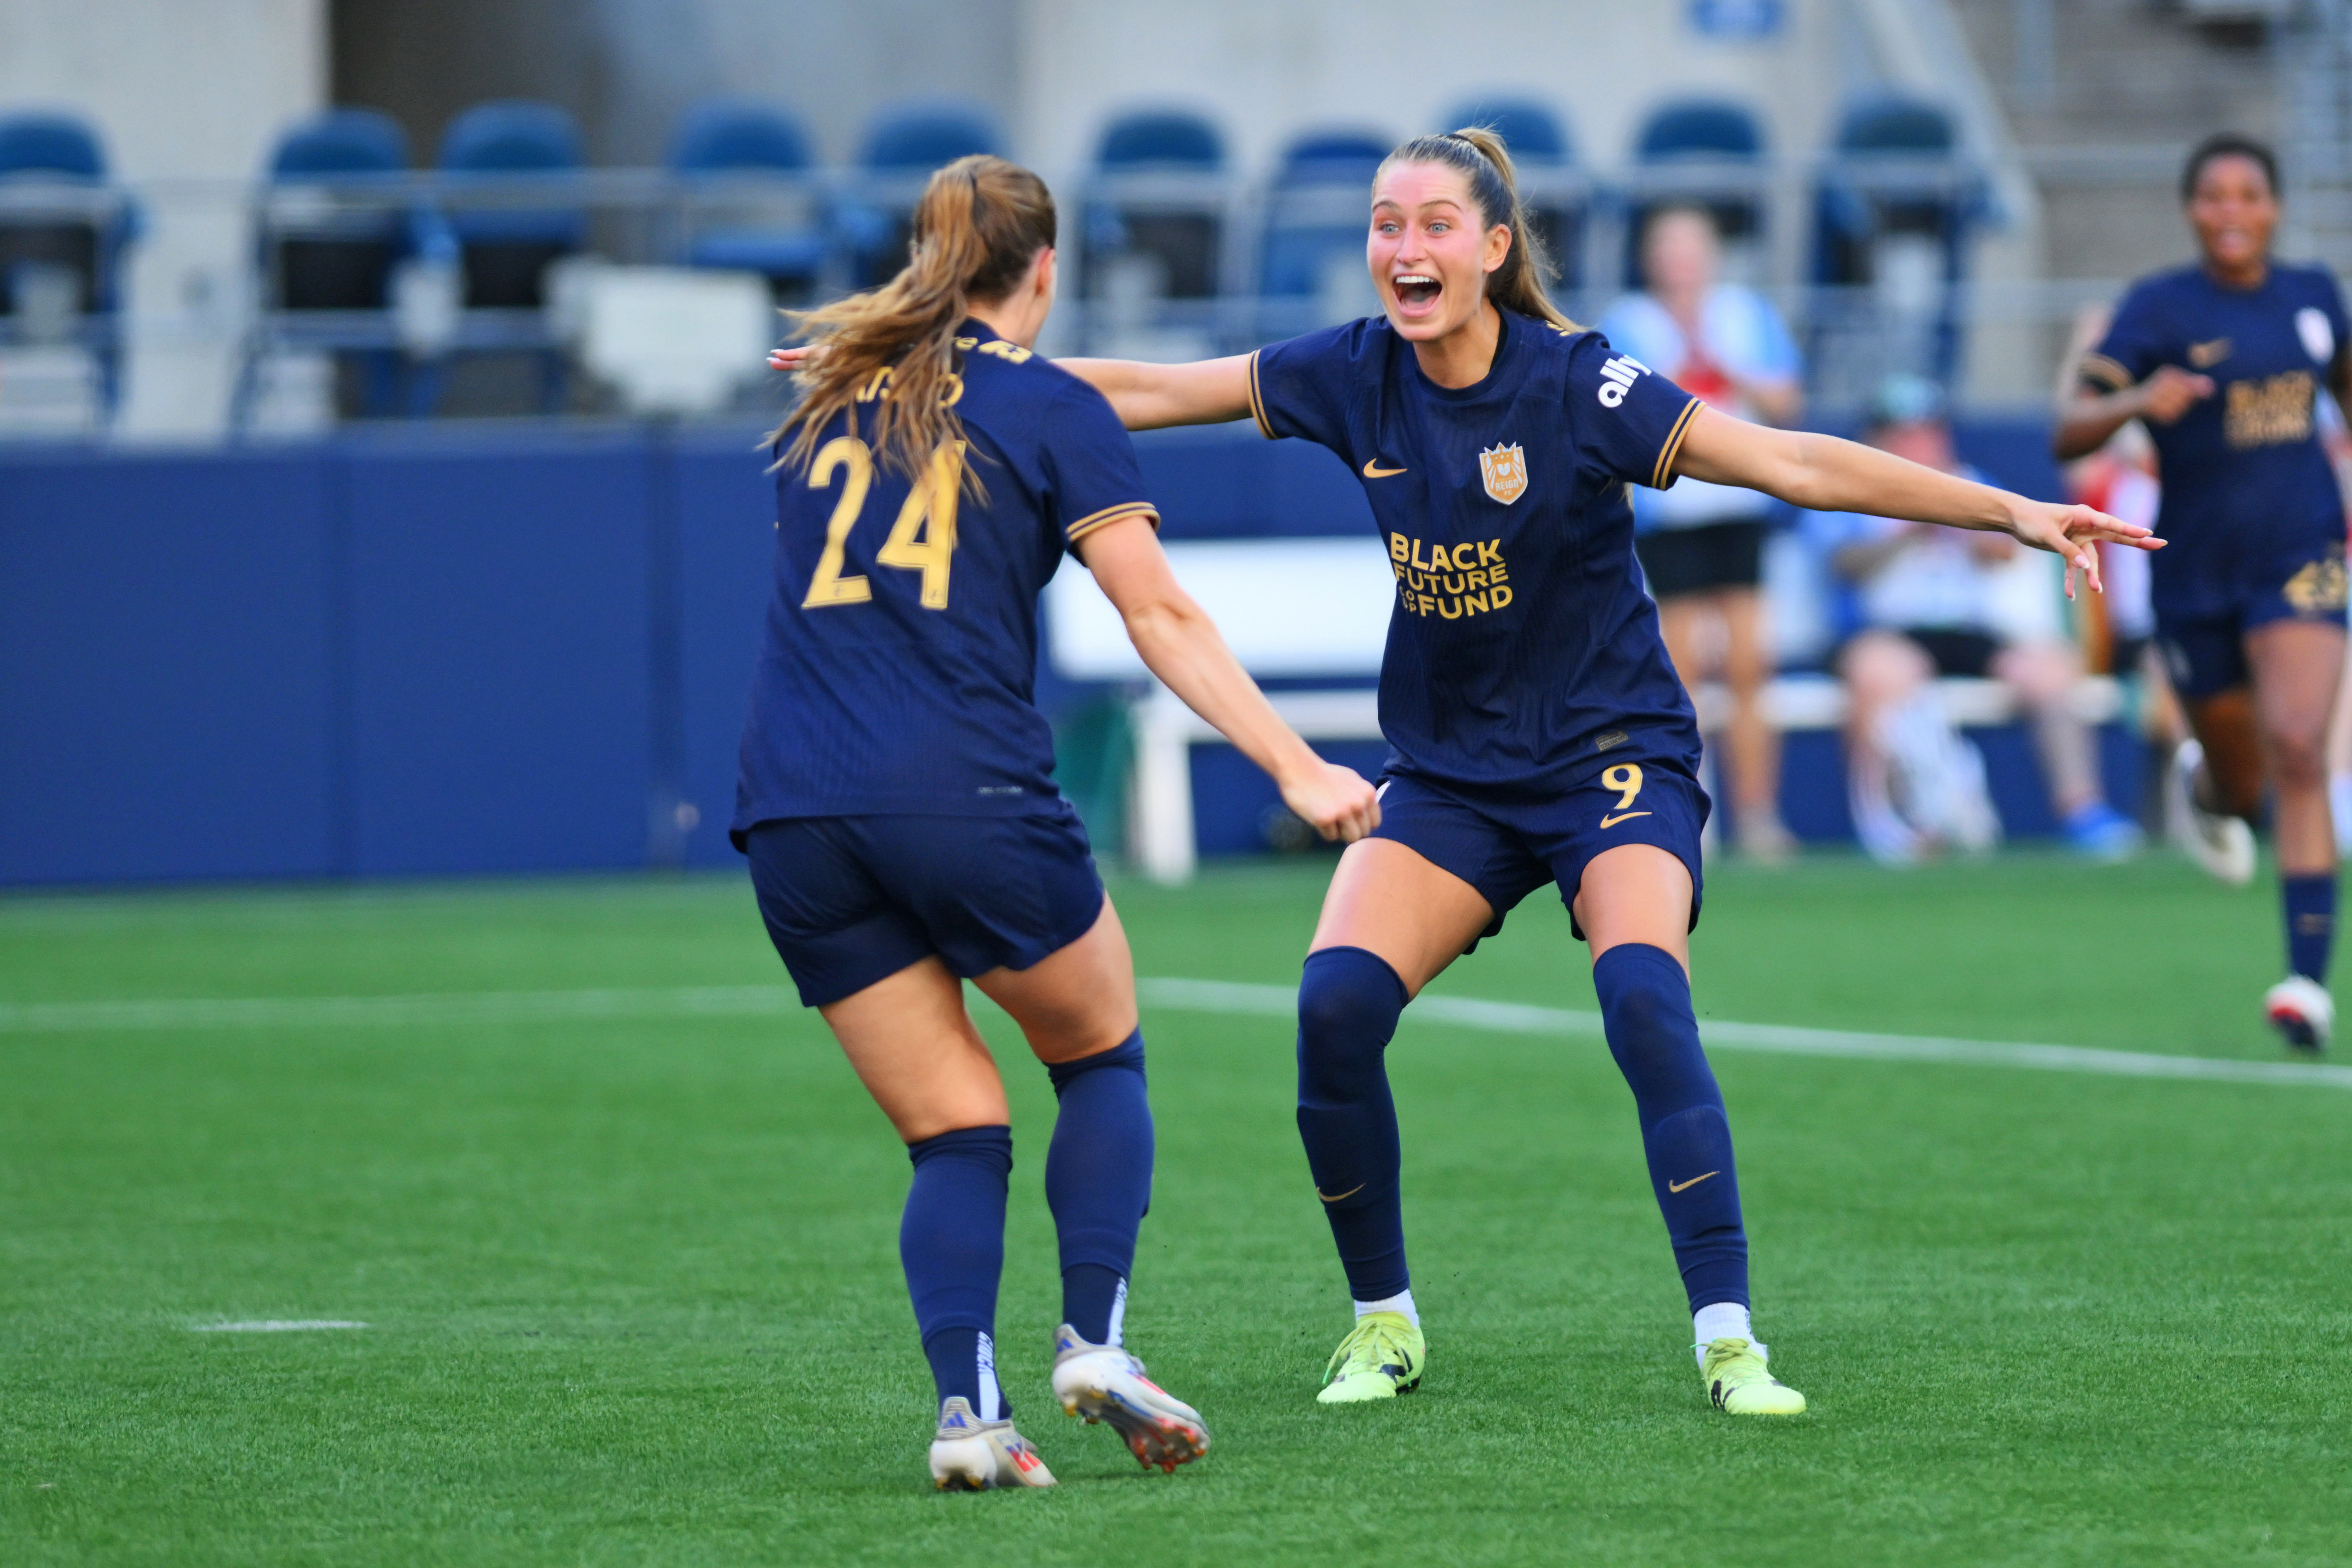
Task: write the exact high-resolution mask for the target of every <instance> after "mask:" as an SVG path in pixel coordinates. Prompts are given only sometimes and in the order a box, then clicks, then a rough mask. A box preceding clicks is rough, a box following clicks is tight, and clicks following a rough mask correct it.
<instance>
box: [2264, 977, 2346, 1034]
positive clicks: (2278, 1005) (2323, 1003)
mask: <svg viewBox="0 0 2352 1568" xmlns="http://www.w3.org/2000/svg"><path fill="white" fill-rule="evenodd" d="M2263 1015H2264V1016H2266V1017H2268V1018H2269V1019H2270V1021H2271V1027H2272V1028H2273V1029H2276V1030H2277V1031H2278V1032H2279V1033H2280V1034H2282V1035H2284V1036H2285V1037H2286V1043H2287V1044H2288V1045H2290V1046H2293V1047H2296V1048H2297V1049H2298V1050H2305V1051H2321V1050H2326V1048H2327V1037H2328V1036H2329V1035H2330V1034H2332V1033H2334V1032H2335V1029H2336V1003H2335V1001H2334V999H2333V998H2331V997H2330V996H2329V995H2328V994H2327V992H2326V989H2325V988H2324V987H2322V986H2321V984H2319V982H2318V981H2316V980H2314V979H2312V978H2311V977H2310V976H2308V975H2304V974H2290V975H2288V976H2287V977H2286V978H2285V979H2284V980H2282V981H2280V982H2279V983H2278V984H2275V985H2273V986H2272V987H2271V988H2270V989H2269V990H2268V991H2266V992H2264V993H2263Z"/></svg>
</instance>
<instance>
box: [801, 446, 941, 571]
mask: <svg viewBox="0 0 2352 1568" xmlns="http://www.w3.org/2000/svg"><path fill="white" fill-rule="evenodd" d="M963 447H964V444H963V443H962V442H961V441H943V442H941V443H940V447H939V450H937V451H935V452H933V453H932V454H931V460H930V461H929V463H927V464H925V465H924V466H923V471H922V472H921V473H919V474H918V475H917V476H916V477H915V483H914V487H913V488H912V489H909V490H908V492H907V500H906V502H905V504H904V505H902V506H900V507H899V508H898V521H896V522H893V523H892V524H891V525H890V537H889V538H887V539H886V540H884V541H883V542H882V548H881V549H879V550H877V551H876V552H874V559H875V560H876V561H877V563H880V564H882V565H884V566H896V567H898V568H899V569H900V570H901V571H907V572H920V573H921V574H923V594H922V603H923V608H925V609H927V610H944V609H946V608H947V607H948V569H949V567H950V565H952V564H953V562H954V557H955V545H956V502H957V500H958V499H959V496H960V494H961V489H962V486H963ZM835 468H841V469H845V473H844V475H843V477H842V484H841V497H840V499H839V500H835V502H834V503H833V516H832V517H831V518H830V519H829V520H828V521H826V523H825V525H824V552H822V553H820V554H819V555H818V556H817V558H816V573H815V574H814V576H812V577H811V578H810V579H809V590H808V597H807V598H805V599H803V600H802V601H801V608H802V609H803V610H820V609H824V607H826V606H827V605H863V604H865V603H866V602H867V601H869V600H871V599H872V598H873V597H874V586H873V584H870V583H868V582H867V581H866V579H865V578H864V577H861V576H850V577H845V576H843V575H842V574H841V558H842V552H843V551H844V550H845V548H846V547H847V545H848V543H849V531H850V530H851V529H853V528H855V527H856V526H857V520H858V517H859V516H860V515H861V514H862V513H863V512H864V511H865V510H866V491H867V490H869V489H873V487H874V452H873V448H871V447H868V446H866V443H865V442H863V441H861V440H859V439H858V438H857V437H855V436H835V437H834V438H833V439H832V440H830V441H827V442H826V443H825V444H824V446H823V447H819V448H818V449H817V454H816V461H815V462H814V463H811V464H810V465H809V476H808V482H809V489H814V490H821V489H827V488H829V487H830V486H831V485H832V483H833V472H834V470H835Z"/></svg>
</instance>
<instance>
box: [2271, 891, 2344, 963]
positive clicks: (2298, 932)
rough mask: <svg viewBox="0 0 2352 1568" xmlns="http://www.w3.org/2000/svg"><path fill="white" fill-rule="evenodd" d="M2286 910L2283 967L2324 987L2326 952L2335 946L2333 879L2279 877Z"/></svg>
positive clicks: (2280, 894)
mask: <svg viewBox="0 0 2352 1568" xmlns="http://www.w3.org/2000/svg"><path fill="white" fill-rule="evenodd" d="M2279 896H2280V900H2281V902H2283V903H2284V905H2285V906H2286V966H2287V968H2288V969H2289V970H2290V971H2292V972H2293V973H2296V974H2305V975H2309V976H2310V977H2311V978H2312V979H2314V980H2316V981H2318V982H2319V983H2320V984H2322V985H2325V984H2327V956H2328V950H2329V949H2330V948H2332V947H2334V946H2335V944H2336V877H2335V874H2334V873H2333V872H2328V871H2322V872H2321V873H2320V874H2319V875H2318V876H2316V877H2281V878H2280V879H2279Z"/></svg>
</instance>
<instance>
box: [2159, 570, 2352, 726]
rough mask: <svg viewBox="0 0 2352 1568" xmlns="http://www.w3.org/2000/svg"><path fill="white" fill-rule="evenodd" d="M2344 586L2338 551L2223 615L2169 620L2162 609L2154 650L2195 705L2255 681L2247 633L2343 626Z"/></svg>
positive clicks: (2179, 688) (2172, 618)
mask: <svg viewBox="0 0 2352 1568" xmlns="http://www.w3.org/2000/svg"><path fill="white" fill-rule="evenodd" d="M2346 587H2347V583H2346V578H2345V573H2344V552H2343V551H2341V550H2336V551H2334V552H2330V553H2329V554H2326V555H2324V556H2322V557H2320V559H2318V560H2316V561H2313V562H2310V563H2306V564H2305V565H2304V566H2302V567H2301V568H2299V569H2297V570H2296V571H2295V572H2294V573H2293V574H2290V575H2288V576H2287V577H2286V578H2285V579H2284V581H2283V582H2279V583H2276V584H2271V585H2270V586H2268V587H2264V588H2261V589H2258V590H2256V591H2255V592H2253V593H2252V594H2250V595H2247V596H2246V598H2245V600H2244V601H2243V602H2242V603H2241V604H2240V605H2237V606H2236V607H2235V608H2233V609H2231V610H2227V611H2224V612H2223V613H2222V614H2221V615H2218V616H2168V615H2166V614H2165V613H2164V612H2163V611H2161V610H2158V612H2157V616H2156V646H2157V649H2158V652H2160V653H2162V654H2163V656H2164V669H2165V673H2166V674H2167V675H2169V676H2170V677H2171V678H2172V687H2173V689H2174V690H2176V691H2178V692H2179V694H2180V695H2181V697H2182V698H2183V699H2185V700H2189V701H2191V702H2195V701H2198V700H2201V699H2204V698H2207V697H2211V696H2214V695H2216V694H2218V693H2220V692H2223V691H2227V690H2229V689H2231V688H2232V687H2238V686H2243V685H2245V684H2246V683H2247V682H2248V681H2250V680H2251V679H2252V670H2250V669H2249V668H2247V665H2246V634H2247V633H2248V632H2251V631H2253V630H2256V629H2257V628H2259V627H2262V626H2270V625H2272V624H2273V623H2274V622H2277V621H2289V620H2293V621H2314V622H2317V623H2319V624H2320V625H2323V626H2342V625H2343V624H2344V605H2345V600H2346V597H2347V595H2346Z"/></svg>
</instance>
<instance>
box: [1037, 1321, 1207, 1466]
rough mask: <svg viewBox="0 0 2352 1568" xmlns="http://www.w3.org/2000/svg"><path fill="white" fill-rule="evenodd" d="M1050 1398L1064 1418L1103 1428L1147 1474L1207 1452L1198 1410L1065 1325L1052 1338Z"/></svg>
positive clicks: (1123, 1355)
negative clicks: (1059, 1404) (1103, 1424)
mask: <svg viewBox="0 0 2352 1568" xmlns="http://www.w3.org/2000/svg"><path fill="white" fill-rule="evenodd" d="M1054 1397H1055V1398H1056V1399H1058V1400H1060V1401H1061V1402H1062V1409H1063V1411H1064V1412H1065V1413H1066V1414H1068V1415H1083V1416H1085V1417H1086V1418H1087V1421H1089V1422H1096V1421H1101V1422H1106V1423H1108V1425H1109V1426H1110V1427H1111V1429H1112V1430H1114V1431H1116V1432H1117V1433H1118V1435H1119V1437H1120V1439H1121V1440H1122V1441H1124V1442H1125V1443H1126V1444H1127V1450H1128V1452H1129V1453H1130V1454H1133V1455H1134V1456H1135V1459H1136V1463H1138V1464H1139V1465H1141V1466H1142V1467H1143V1468H1145V1469H1147V1470H1148V1469H1150V1468H1151V1467H1153V1466H1154V1465H1157V1466H1159V1467H1160V1468H1161V1469H1163V1470H1169V1471H1173V1470H1174V1469H1175V1468H1176V1467H1177V1466H1179V1465H1181V1464H1186V1463H1189V1462H1190V1461H1192V1460H1193V1459H1197V1458H1200V1457H1201V1456H1202V1455H1203V1454H1205V1453H1207V1452H1208V1451H1209V1429H1208V1427H1207V1426H1203V1425H1202V1422H1201V1413H1200V1412H1199V1411H1197V1410H1195V1409H1193V1408H1192V1406H1191V1405H1187V1404H1185V1403H1184V1402H1183V1401H1182V1400H1181V1399H1179V1398H1177V1397H1176V1396H1175V1395H1173V1394H1170V1393H1169V1392H1168V1391H1167V1390H1166V1389H1164V1388H1161V1387H1160V1385H1159V1384H1156V1383H1153V1382H1152V1381H1151V1380H1150V1378H1148V1377H1146V1376H1144V1375H1143V1363H1141V1362H1139V1361H1138V1360H1136V1359H1135V1358H1134V1357H1133V1356H1131V1355H1129V1354H1128V1353H1127V1352H1125V1351H1124V1350H1121V1349H1120V1348H1119V1347H1118V1346H1117V1345H1097V1344H1089V1343H1088V1342H1087V1341H1085V1340H1083V1339H1080V1338H1079V1337H1078V1331H1076V1329H1073V1328H1072V1327H1070V1325H1069V1324H1067V1323H1064V1324H1063V1325H1062V1326H1061V1328H1060V1329H1059V1330H1058V1331H1055V1335H1054Z"/></svg>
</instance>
